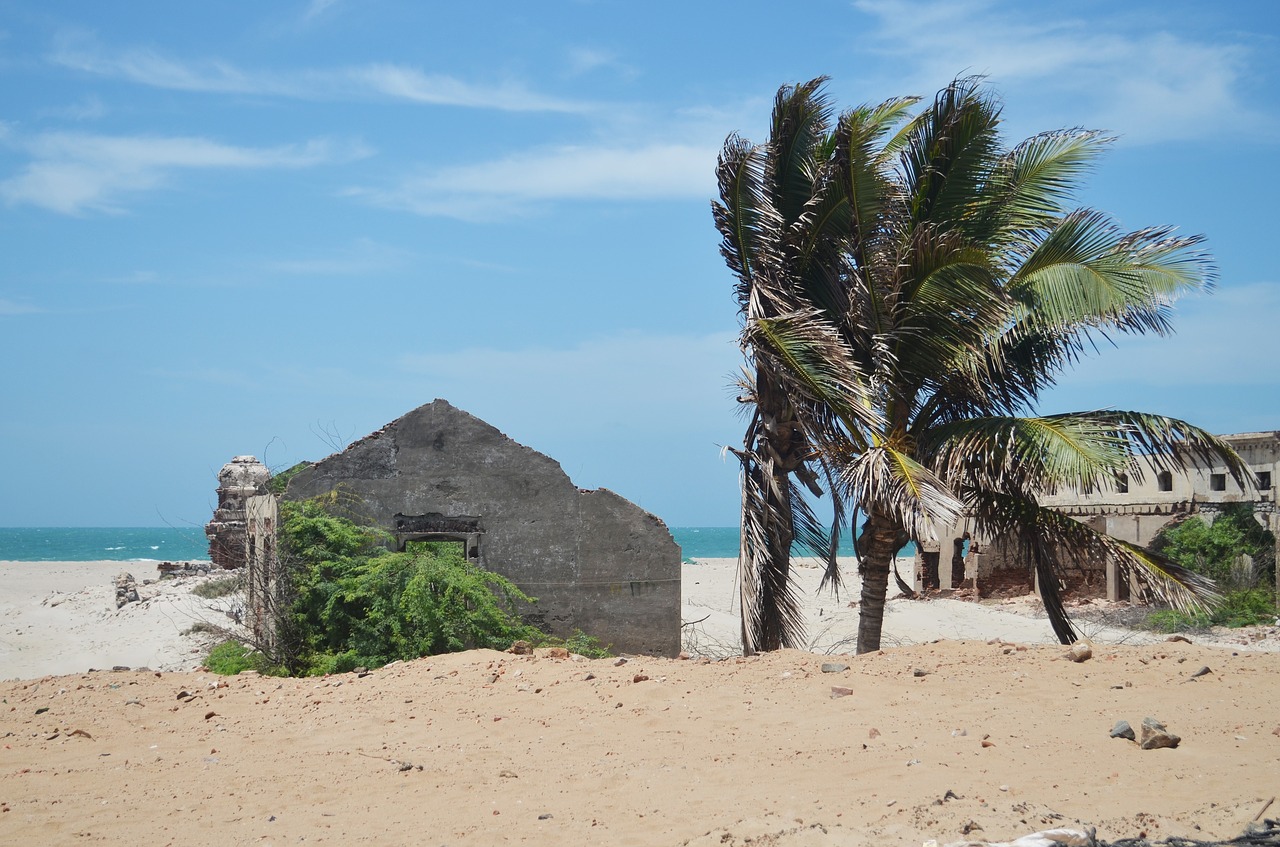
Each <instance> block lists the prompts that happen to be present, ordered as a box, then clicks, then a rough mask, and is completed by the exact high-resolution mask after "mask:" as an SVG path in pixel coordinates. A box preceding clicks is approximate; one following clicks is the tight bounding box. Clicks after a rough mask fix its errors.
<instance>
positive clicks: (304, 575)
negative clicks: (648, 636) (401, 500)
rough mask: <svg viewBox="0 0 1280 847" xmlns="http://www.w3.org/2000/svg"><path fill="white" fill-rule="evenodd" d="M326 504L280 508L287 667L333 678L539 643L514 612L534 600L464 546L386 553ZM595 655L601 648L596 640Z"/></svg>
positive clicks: (367, 531) (364, 529) (376, 539)
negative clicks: (287, 597)
mask: <svg viewBox="0 0 1280 847" xmlns="http://www.w3.org/2000/svg"><path fill="white" fill-rule="evenodd" d="M330 500H332V498H330ZM331 505H332V503H331V502H322V501H320V500H309V501H305V502H302V503H284V504H282V506H281V520H280V550H281V553H282V556H283V557H284V561H286V562H288V564H289V568H290V578H291V583H292V591H293V599H292V601H291V604H290V607H289V611H288V613H287V615H285V616H284V617H283V619H282V620H281V626H280V635H281V643H282V644H283V645H284V651H283V652H284V654H285V655H284V656H282V658H283V659H284V661H285V662H286V664H287V665H288V666H289V668H290V670H291V671H293V672H295V673H304V674H322V673H338V672H342V671H347V670H351V669H352V668H355V667H359V666H365V667H378V666H380V665H384V664H386V663H387V662H390V661H394V660H396V659H414V658H418V657H419V656H426V655H432V654H436V653H447V652H454V651H458V650H467V649H472V648H477V647H488V648H492V649H499V650H501V649H505V648H507V647H509V646H510V645H511V643H512V642H513V641H517V640H521V639H523V640H527V641H532V642H535V643H539V642H542V641H543V640H544V639H545V636H544V635H543V634H542V633H541V632H539V631H538V630H536V629H535V628H534V627H532V626H529V625H528V624H525V623H524V622H523V621H521V619H520V617H519V614H518V607H519V606H520V604H525V603H533V602H536V601H535V600H534V599H533V598H530V597H529V596H527V595H526V594H524V593H523V592H522V591H520V589H519V588H517V587H516V586H515V585H514V584H513V583H512V582H510V581H509V580H507V579H506V578H504V577H502V576H499V575H498V574H495V573H492V572H490V571H486V570H483V569H482V568H480V567H478V566H476V565H475V564H474V563H472V562H469V561H467V559H466V557H465V556H464V555H463V552H462V549H461V545H458V544H453V543H447V542H440V543H423V544H412V545H410V547H409V549H408V550H406V551H405V552H403V553H396V552H391V551H389V550H387V549H386V544H387V543H388V542H389V537H388V536H387V534H386V533H385V532H383V531H381V530H379V529H377V528H374V527H368V526H361V525H360V524H357V523H356V522H354V521H352V520H349V519H347V518H343V517H338V516H335V515H333V514H330V512H329V511H328V508H329V507H330V506H331ZM580 635H581V634H580V633H579V634H576V635H575V636H574V638H576V639H579V640H578V641H577V642H575V645H576V646H577V647H581V648H582V649H592V645H591V641H593V640H589V639H587V636H581V638H579V636H580ZM570 641H573V639H570ZM566 646H568V643H566ZM571 649H576V647H575V648H571ZM594 649H596V650H597V651H600V650H602V648H600V647H599V645H598V643H596V644H595V647H594Z"/></svg>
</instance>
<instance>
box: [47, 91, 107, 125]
mask: <svg viewBox="0 0 1280 847" xmlns="http://www.w3.org/2000/svg"><path fill="white" fill-rule="evenodd" d="M39 114H40V117H42V118H62V119H64V120H70V121H95V120H97V119H98V118H102V117H105V116H106V114H107V107H106V106H105V105H103V103H102V101H101V100H99V99H98V98H97V97H92V96H91V97H85V98H84V99H82V100H80V101H78V102H76V103H72V104H70V105H68V106H50V107H48V108H45V109H41V110H40V113H39Z"/></svg>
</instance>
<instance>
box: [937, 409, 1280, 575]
mask: <svg viewBox="0 0 1280 847" xmlns="http://www.w3.org/2000/svg"><path fill="white" fill-rule="evenodd" d="M1222 438H1223V440H1224V441H1226V442H1227V443H1228V444H1229V445H1231V447H1232V448H1233V449H1234V450H1235V451H1236V453H1237V454H1239V456H1240V458H1241V459H1242V460H1243V461H1244V464H1245V466H1246V467H1247V468H1248V469H1249V475H1248V476H1247V477H1246V478H1245V479H1244V480H1243V483H1244V484H1243V485H1241V484H1240V483H1237V482H1236V480H1235V479H1233V478H1232V476H1231V473H1230V471H1228V469H1227V468H1226V467H1225V466H1222V465H1203V464H1200V463H1192V464H1190V465H1189V466H1188V468H1187V470H1185V471H1182V472H1178V471H1167V470H1166V471H1161V470H1159V469H1158V468H1156V467H1154V466H1152V465H1151V463H1150V462H1148V461H1145V460H1142V459H1139V464H1138V465H1137V466H1136V467H1135V469H1134V472H1133V473H1130V474H1121V475H1118V476H1117V477H1116V479H1115V480H1114V483H1113V484H1112V485H1110V486H1107V487H1105V488H1099V489H1097V490H1084V491H1080V490H1068V491H1059V492H1056V493H1054V494H1048V495H1045V496H1044V497H1042V498H1041V502H1042V503H1043V504H1044V505H1046V506H1050V507H1052V508H1055V509H1057V510H1059V511H1061V512H1063V513H1064V514H1067V515H1070V516H1071V517H1072V518H1074V519H1075V520H1078V521H1081V522H1083V523H1087V524H1088V525H1089V526H1090V527H1091V528H1093V529H1095V530H1098V531H1099V532H1105V533H1107V534H1108V535H1111V536H1114V537H1115V538H1119V539H1121V540H1123V541H1128V542H1130V543H1133V544H1137V545H1139V546H1142V547H1146V546H1149V545H1150V544H1151V542H1152V541H1153V540H1154V539H1155V537H1156V536H1157V535H1158V534H1159V533H1160V530H1162V529H1164V528H1165V527H1166V526H1169V525H1171V524H1173V523H1175V522H1177V521H1179V520H1182V519H1185V518H1187V517H1190V516H1192V515H1199V516H1201V517H1202V518H1203V519H1204V520H1206V521H1209V522H1212V520H1213V518H1214V517H1215V515H1216V514H1217V513H1218V512H1219V511H1220V510H1221V509H1222V508H1223V507H1224V506H1225V505H1228V504H1232V503H1248V504H1249V505H1250V506H1251V507H1252V509H1253V514H1254V517H1255V518H1256V519H1257V521H1258V523H1259V524H1261V525H1262V526H1264V527H1266V528H1267V529H1268V530H1270V531H1271V532H1272V533H1273V534H1275V535H1276V536H1278V537H1280V516H1278V515H1277V513H1276V497H1275V480H1276V472H1277V471H1278V470H1280V431H1277V432H1245V433H1239V434H1236V435H1226V436H1222ZM969 530H970V527H969V526H967V525H966V523H965V520H964V519H963V518H962V519H961V520H960V521H959V522H958V523H957V524H956V525H955V526H950V527H935V531H936V533H937V537H938V538H939V539H940V541H939V542H938V543H935V544H928V545H922V546H921V549H920V551H919V552H918V553H917V554H916V581H917V587H920V586H921V583H925V582H932V583H933V584H934V585H938V586H939V587H942V588H952V587H959V586H958V585H956V583H957V581H958V579H964V580H966V582H967V584H968V585H976V587H977V589H978V591H979V592H980V593H981V594H982V595H983V596H987V595H989V594H992V593H996V592H1009V593H1025V592H1028V591H1031V590H1033V589H1034V587H1035V577H1034V575H1033V572H1032V569H1031V567H1030V566H1029V565H1028V564H1027V563H1026V562H1025V561H1024V560H1022V559H1021V558H1019V557H1017V556H1015V555H1013V554H1012V553H1011V551H1008V550H1006V549H1004V548H1003V546H1002V545H1001V544H1000V541H999V539H987V538H979V537H974V538H972V539H971V543H970V538H969V535H970V533H969ZM965 552H967V553H968V555H964V553H965ZM1063 558H1064V562H1063V564H1064V566H1065V567H1064V574H1063V583H1064V584H1063V588H1064V589H1065V590H1066V591H1068V592H1070V593H1072V594H1075V595H1076V596H1105V597H1106V598H1107V599H1110V600H1123V599H1129V598H1130V597H1131V596H1132V592H1133V590H1134V589H1135V588H1136V587H1137V586H1136V584H1135V583H1133V582H1132V581H1130V580H1127V579H1124V578H1123V575H1122V574H1121V573H1120V572H1119V569H1118V568H1117V567H1116V565H1115V564H1114V563H1109V564H1107V565H1106V566H1105V569H1104V568H1101V567H1095V566H1093V565H1091V564H1090V563H1088V562H1082V561H1072V560H1071V559H1070V557H1069V556H1064V557H1063ZM952 562H955V564H954V566H953V567H954V570H953V567H951V566H949V565H950V564H951V563H952ZM1135 599H1136V598H1135Z"/></svg>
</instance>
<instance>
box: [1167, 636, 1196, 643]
mask: <svg viewBox="0 0 1280 847" xmlns="http://www.w3.org/2000/svg"><path fill="white" fill-rule="evenodd" d="M1165 641H1181V642H1182V643H1183V644H1190V643H1191V639H1190V638H1187V637H1186V636H1185V635H1170V636H1169V637H1168V638H1166V639H1165Z"/></svg>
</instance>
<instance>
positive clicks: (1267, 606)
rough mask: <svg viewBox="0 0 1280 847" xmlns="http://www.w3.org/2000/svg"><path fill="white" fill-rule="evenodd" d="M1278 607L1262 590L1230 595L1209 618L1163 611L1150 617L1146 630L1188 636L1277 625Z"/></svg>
mask: <svg viewBox="0 0 1280 847" xmlns="http://www.w3.org/2000/svg"><path fill="white" fill-rule="evenodd" d="M1276 614H1277V613H1276V607H1275V604H1274V602H1273V601H1272V597H1271V592H1270V591H1268V590H1264V589H1260V588H1250V589H1244V590H1238V591H1228V592H1227V593H1226V594H1225V595H1223V598H1222V602H1221V603H1219V604H1218V605H1217V606H1215V607H1214V608H1213V609H1212V610H1211V611H1210V612H1209V613H1208V614H1205V613H1198V614H1193V615H1188V614H1185V613H1183V612H1179V611H1177V610H1176V609H1161V610H1159V611H1155V612H1152V613H1151V614H1149V615H1147V619H1146V621H1144V622H1143V626H1144V627H1145V628H1146V629H1149V630H1152V631H1153V632H1187V631H1191V630H1201V629H1208V628H1209V627H1211V626H1225V627H1231V628H1233V629H1236V628H1239V627H1242V626H1259V625H1266V624H1271V623H1274V622H1275V620H1276Z"/></svg>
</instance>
